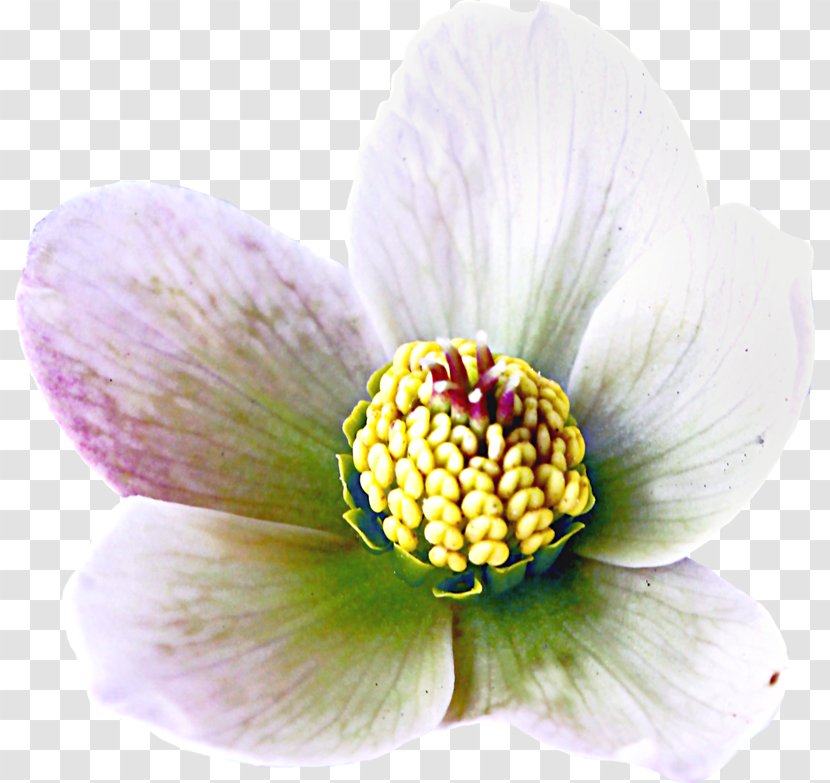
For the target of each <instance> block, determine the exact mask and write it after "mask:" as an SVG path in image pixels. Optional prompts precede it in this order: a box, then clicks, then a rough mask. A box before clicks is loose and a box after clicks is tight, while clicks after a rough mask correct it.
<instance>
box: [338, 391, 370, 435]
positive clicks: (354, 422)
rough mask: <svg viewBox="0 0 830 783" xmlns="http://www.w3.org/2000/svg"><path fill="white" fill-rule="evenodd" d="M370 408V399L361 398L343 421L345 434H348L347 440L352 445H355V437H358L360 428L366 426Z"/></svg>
mask: <svg viewBox="0 0 830 783" xmlns="http://www.w3.org/2000/svg"><path fill="white" fill-rule="evenodd" d="M368 409H369V401H368V400H360V401H359V402H358V403H357V405H355V406H354V409H353V410H352V412H351V413H350V414H349V415H348V416H347V417H346V420H345V421H344V422H343V434H344V435H345V436H346V440H347V441H349V446H350V447H351V446H354V439H355V438H356V437H357V433H358V430H361V429H363V427H365V426H366V411H367V410H368Z"/></svg>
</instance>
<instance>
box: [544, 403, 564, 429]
mask: <svg viewBox="0 0 830 783" xmlns="http://www.w3.org/2000/svg"><path fill="white" fill-rule="evenodd" d="M539 414H540V415H541V416H544V417H545V421H546V422H547V425H548V427H550V428H551V429H552V430H557V431H559V430H561V429H562V428H563V427H564V426H565V419H564V418H562V415H561V414H560V413H559V412H558V411H557V410H556V408H554V406H553V403H552V402H551V401H550V400H549V399H547V398H546V397H543V398H542V399H540V400H539Z"/></svg>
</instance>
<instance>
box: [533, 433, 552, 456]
mask: <svg viewBox="0 0 830 783" xmlns="http://www.w3.org/2000/svg"><path fill="white" fill-rule="evenodd" d="M536 452H537V455H538V458H539V460H540V461H542V462H547V461H548V460H549V459H550V455H551V454H552V453H553V445H552V443H551V439H550V427H548V425H547V424H540V425H539V426H538V427H537V428H536Z"/></svg>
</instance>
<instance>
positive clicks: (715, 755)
mask: <svg viewBox="0 0 830 783" xmlns="http://www.w3.org/2000/svg"><path fill="white" fill-rule="evenodd" d="M455 644H456V647H455V650H456V682H457V683H458V684H457V686H456V694H455V696H454V698H453V703H452V705H451V706H450V710H449V713H448V716H447V720H446V723H447V724H450V725H451V724H452V723H453V722H459V721H460V722H467V721H470V720H476V719H478V718H480V717H483V716H491V717H492V718H496V719H501V720H507V721H509V722H510V723H512V724H513V725H515V726H517V727H518V728H520V729H521V730H522V731H525V732H527V733H528V734H530V735H531V736H534V737H536V738H538V739H540V740H541V741H543V742H545V743H548V744H550V745H552V746H553V747H555V748H558V749H561V750H566V751H569V752H575V753H581V754H585V755H589V756H593V757H600V758H607V759H613V760H616V761H624V762H628V763H630V764H637V765H640V766H644V767H647V768H649V769H653V770H655V771H657V772H659V773H660V774H661V775H663V776H666V777H669V778H672V779H674V780H679V781H697V780H703V779H705V778H707V777H708V776H709V775H711V774H712V773H713V772H715V771H716V770H717V769H719V768H720V767H721V766H723V765H724V764H725V763H726V762H727V761H728V760H729V759H730V758H731V757H732V755H734V753H735V752H736V751H738V750H739V749H740V748H741V747H743V746H745V745H746V743H747V742H748V739H749V737H751V736H753V735H754V734H756V733H757V732H758V731H760V730H761V729H762V728H764V726H766V725H767V724H768V723H769V721H770V720H771V719H772V718H773V716H774V715H775V713H776V711H777V710H778V707H779V705H780V702H781V699H782V697H783V694H784V689H785V687H786V680H787V670H786V669H787V654H786V648H785V646H784V641H783V639H782V637H781V634H780V632H779V631H778V629H777V628H776V627H775V623H774V622H773V621H772V619H771V618H770V616H769V614H768V613H767V612H766V610H765V609H764V608H763V607H762V606H761V605H760V604H758V603H757V602H755V601H753V600H752V599H751V598H749V597H748V596H746V595H745V594H744V593H741V592H740V591H739V590H736V589H735V588H734V587H732V586H731V585H730V584H729V583H728V582H726V581H724V580H723V579H721V578H720V577H718V576H716V575H715V574H713V573H712V572H711V571H709V570H708V569H706V568H703V567H702V566H700V565H698V564H697V563H694V562H693V561H691V560H684V561H680V562H678V563H675V564H673V565H670V566H664V567H662V568H655V569H631V568H620V567H617V566H612V565H608V564H605V563H600V562H598V561H591V560H580V559H579V558H576V559H574V560H573V561H572V562H571V564H570V567H569V568H568V570H567V571H566V572H565V573H564V575H562V576H560V577H559V578H557V579H545V580H538V581H537V582H536V583H535V584H532V585H527V586H526V587H524V586H523V587H521V588H519V589H518V590H517V591H515V592H514V593H508V594H506V595H505V597H504V598H503V599H502V600H501V601H498V602H493V603H489V604H482V605H481V606H480V607H473V608H471V609H470V611H466V608H465V611H464V612H463V613H462V614H461V615H460V622H459V627H458V628H457V631H456V640H455Z"/></svg>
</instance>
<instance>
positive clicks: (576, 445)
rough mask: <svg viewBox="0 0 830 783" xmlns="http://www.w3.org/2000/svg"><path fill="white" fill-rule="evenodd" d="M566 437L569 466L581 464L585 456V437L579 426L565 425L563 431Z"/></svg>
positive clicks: (566, 456)
mask: <svg viewBox="0 0 830 783" xmlns="http://www.w3.org/2000/svg"><path fill="white" fill-rule="evenodd" d="M562 437H563V438H564V439H565V459H566V460H567V463H568V467H569V468H572V467H574V465H579V463H580V462H582V460H583V459H584V458H585V439H584V438H583V437H582V433H581V432H580V431H579V427H565V429H564V430H563V432H562Z"/></svg>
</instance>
